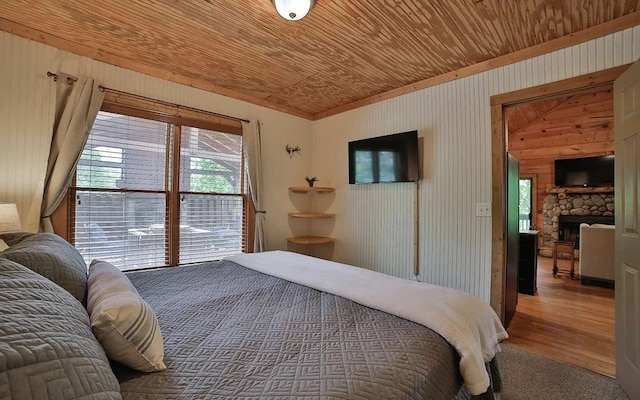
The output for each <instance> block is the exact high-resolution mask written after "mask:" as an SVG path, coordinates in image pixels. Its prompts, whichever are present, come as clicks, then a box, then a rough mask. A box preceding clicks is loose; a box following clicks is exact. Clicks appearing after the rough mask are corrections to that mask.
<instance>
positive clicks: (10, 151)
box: [0, 32, 312, 249]
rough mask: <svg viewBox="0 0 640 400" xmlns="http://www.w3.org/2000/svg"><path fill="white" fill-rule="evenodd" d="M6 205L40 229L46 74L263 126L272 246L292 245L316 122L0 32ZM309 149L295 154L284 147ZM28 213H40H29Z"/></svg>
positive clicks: (1, 187) (47, 125)
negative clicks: (296, 193) (297, 193)
mask: <svg viewBox="0 0 640 400" xmlns="http://www.w3.org/2000/svg"><path fill="white" fill-rule="evenodd" d="M0 55H1V56H0V122H1V123H0V202H15V203H17V204H18V207H19V210H20V214H21V219H22V221H23V224H24V225H25V227H26V228H28V229H29V230H32V231H34V230H37V226H38V219H37V218H38V217H37V216H38V212H39V208H40V197H41V190H42V189H41V188H42V183H43V182H42V180H43V179H44V178H43V177H44V169H45V168H46V163H47V156H48V151H49V144H50V140H51V126H52V118H53V112H52V110H53V107H54V104H53V102H54V99H55V93H54V92H53V90H54V88H53V83H52V80H51V78H48V77H47V75H46V73H47V71H53V72H57V71H64V72H68V73H70V74H73V75H76V76H79V75H85V76H91V77H93V78H95V79H97V80H98V81H100V82H102V83H103V84H104V85H105V86H107V87H109V88H112V89H117V90H121V91H124V92H129V93H134V94H138V95H142V96H147V97H151V98H155V99H159V100H165V101H170V102H174V103H178V104H182V105H187V106H191V107H196V108H199V109H203V110H210V111H214V112H218V113H222V114H227V115H233V116H237V117H242V118H247V119H251V120H255V119H256V118H259V119H260V120H261V121H262V123H263V146H264V149H263V153H264V156H263V161H264V170H263V173H264V186H265V188H266V193H265V200H264V206H265V209H266V210H267V217H266V218H267V248H269V249H285V248H286V237H287V236H290V228H289V225H288V219H287V212H289V211H290V209H291V205H290V204H288V202H287V200H286V199H287V187H288V186H292V185H300V184H303V183H304V177H305V175H309V174H311V172H310V170H311V149H310V147H311V129H312V122H311V121H307V120H305V119H302V118H298V117H294V116H290V115H287V114H284V113H281V112H278V111H274V110H270V109H267V108H264V107H259V106H255V105H252V104H249V103H245V102H242V101H238V100H234V99H230V98H227V97H224V96H219V95H216V94H213V93H209V92H206V91H203V90H198V89H194V88H191V87H188V86H184V85H179V84H175V83H172V82H168V81H164V80H161V79H157V78H152V77H150V76H147V75H143V74H140V73H136V72H132V71H128V70H125V69H123V68H119V67H114V66H112V65H108V64H105V63H102V62H98V61H94V60H91V59H89V58H86V57H80V56H76V55H74V54H71V53H67V52H64V51H59V50H57V49H55V48H53V47H50V46H46V45H44V44H40V43H36V42H32V41H29V40H26V39H23V38H19V37H17V36H13V35H10V34H8V33H4V32H0ZM287 144H291V145H294V146H300V147H301V148H302V149H303V152H302V154H301V155H300V156H298V155H296V156H295V157H293V158H289V156H288V154H287V153H286V152H285V150H284V149H285V146H286V145H287ZM29 210H33V211H34V212H32V213H31V215H30V213H29Z"/></svg>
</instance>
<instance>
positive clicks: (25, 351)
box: [0, 258, 122, 400]
mask: <svg viewBox="0 0 640 400" xmlns="http://www.w3.org/2000/svg"><path fill="white" fill-rule="evenodd" d="M0 398H1V399H25V400H29V399H34V400H35V399H37V400H41V399H42V400H47V399H50V400H64V399H77V398H82V399H87V400H89V399H91V400H98V399H121V398H122V396H121V395H120V385H119V384H118V380H117V378H116V376H115V375H114V373H113V371H112V370H111V367H110V365H109V361H108V360H107V357H106V355H105V353H104V350H103V349H102V347H101V346H100V343H98V340H97V339H96V338H95V336H93V333H92V331H91V326H90V324H89V316H88V315H87V312H86V310H85V309H84V307H82V305H81V304H80V303H78V301H76V299H74V298H73V297H72V296H71V295H70V294H69V293H67V292H66V291H65V290H64V289H62V288H61V287H60V286H58V285H56V284H54V283H53V282H51V281H50V280H48V279H46V278H45V277H43V276H40V275H38V274H37V273H35V272H33V271H30V270H29V269H27V268H25V267H23V266H21V265H19V264H16V263H14V262H12V261H9V260H6V259H1V258H0Z"/></svg>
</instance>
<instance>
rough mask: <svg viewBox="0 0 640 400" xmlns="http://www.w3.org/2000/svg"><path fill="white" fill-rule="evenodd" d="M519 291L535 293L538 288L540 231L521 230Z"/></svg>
mask: <svg viewBox="0 0 640 400" xmlns="http://www.w3.org/2000/svg"><path fill="white" fill-rule="evenodd" d="M519 244H520V246H519V247H520V251H519V259H518V292H520V293H524V294H530V295H533V294H534V293H535V292H536V289H537V283H536V282H537V275H538V231H528V232H520V243H519Z"/></svg>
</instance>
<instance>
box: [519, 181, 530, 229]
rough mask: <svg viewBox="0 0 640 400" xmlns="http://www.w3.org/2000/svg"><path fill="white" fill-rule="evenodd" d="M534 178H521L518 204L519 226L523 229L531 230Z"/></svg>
mask: <svg viewBox="0 0 640 400" xmlns="http://www.w3.org/2000/svg"><path fill="white" fill-rule="evenodd" d="M531 183H532V179H531V178H524V179H520V202H519V204H518V207H519V213H520V216H519V228H520V230H521V231H526V230H529V228H530V227H531V225H533V222H532V220H531V218H532V213H531V208H532V204H533V203H532V202H531V200H532V192H531V188H532V184H531Z"/></svg>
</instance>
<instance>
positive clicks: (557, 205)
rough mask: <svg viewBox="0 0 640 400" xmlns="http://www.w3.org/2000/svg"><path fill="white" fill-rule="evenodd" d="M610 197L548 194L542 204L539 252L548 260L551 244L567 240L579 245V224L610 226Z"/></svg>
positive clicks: (611, 218) (591, 194) (612, 211)
mask: <svg viewBox="0 0 640 400" xmlns="http://www.w3.org/2000/svg"><path fill="white" fill-rule="evenodd" d="M614 203H615V202H614V197H613V193H589V194H587V193H550V194H548V195H547V197H545V199H544V202H543V204H542V212H543V216H544V225H543V226H542V243H543V244H542V248H541V249H540V254H542V255H546V256H551V249H552V248H553V242H554V241H556V240H568V241H575V242H576V249H577V248H578V246H579V245H580V244H579V234H580V224H581V223H587V224H595V223H598V224H608V225H613V224H614V213H615V210H614Z"/></svg>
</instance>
